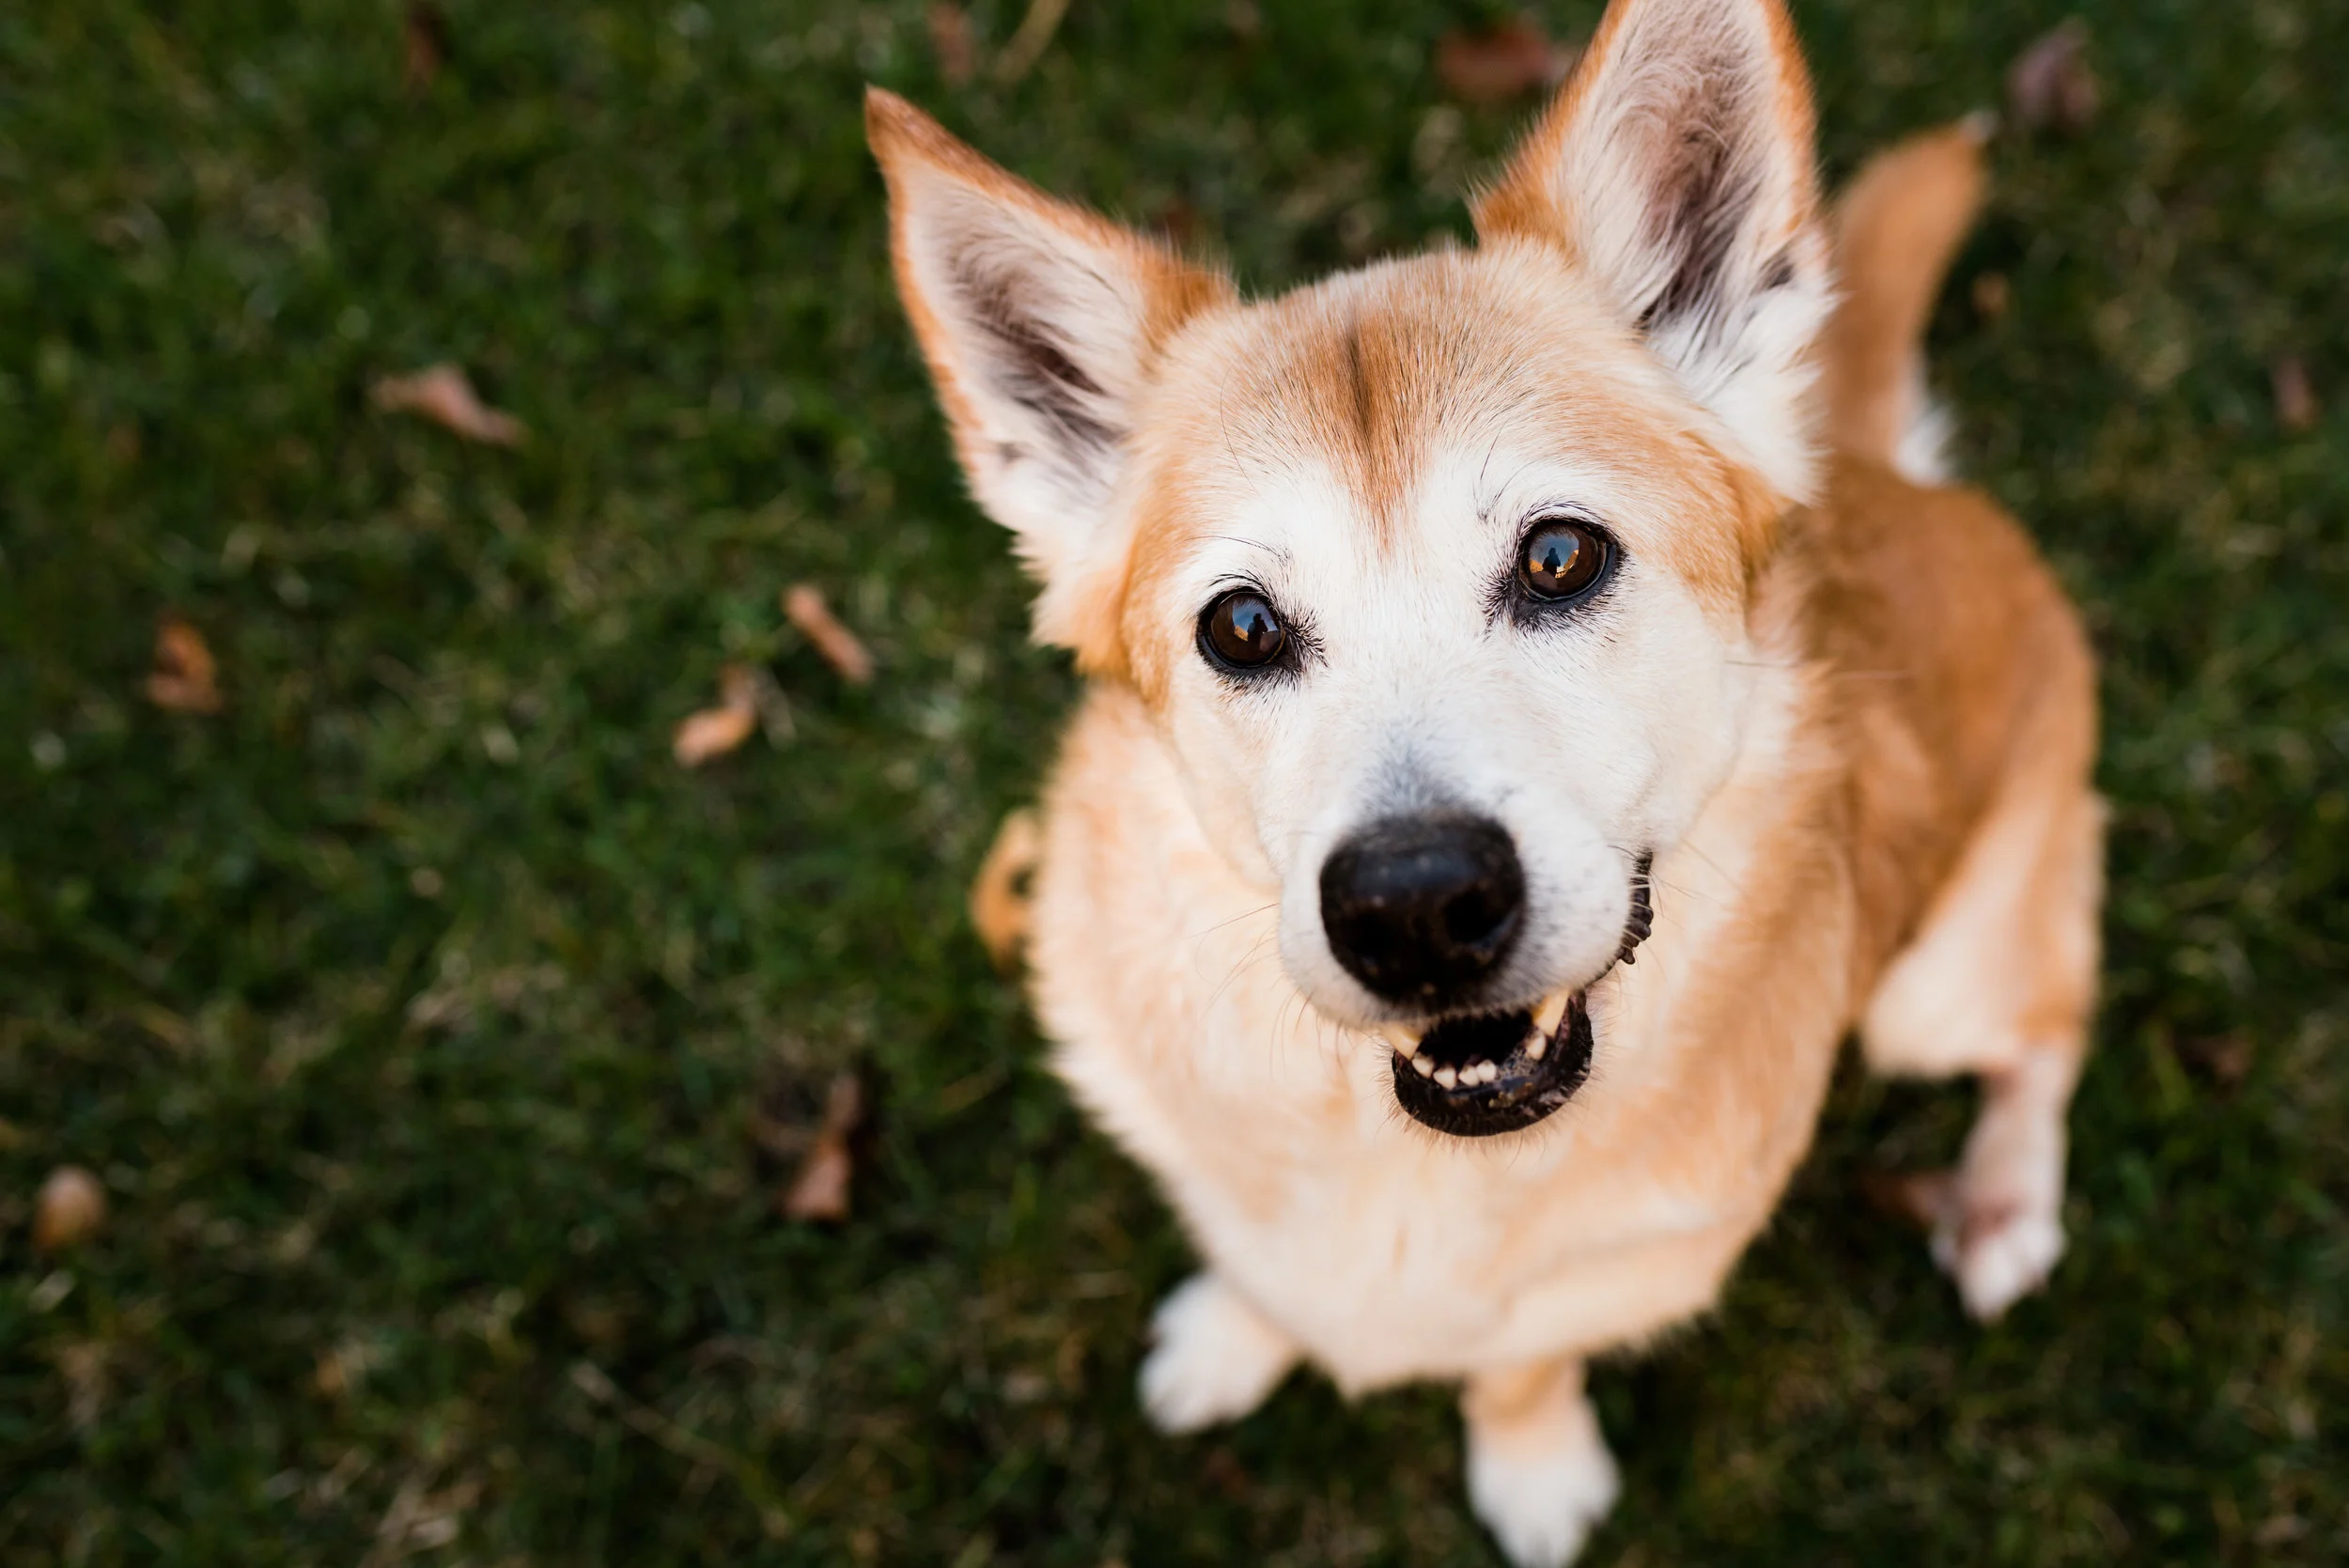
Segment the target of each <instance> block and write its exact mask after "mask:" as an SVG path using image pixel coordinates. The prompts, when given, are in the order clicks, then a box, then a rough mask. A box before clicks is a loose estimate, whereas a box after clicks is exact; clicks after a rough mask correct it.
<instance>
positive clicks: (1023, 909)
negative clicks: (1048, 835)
mask: <svg viewBox="0 0 2349 1568" xmlns="http://www.w3.org/2000/svg"><path fill="white" fill-rule="evenodd" d="M1043 847H1044V835H1043V832H1042V831H1041V830H1040V829H1039V828H1038V826H1037V823H1036V815H1035V813H1034V812H1032V811H1016V812H1013V813H1012V814H1011V815H1009V816H1006V817H1004V818H1003V826H1002V827H1001V828H999V829H997V830H996V832H995V844H994V846H993V847H992V848H990V849H989V850H988V852H987V859H986V860H984V861H982V862H979V874H978V876H976V877H972V881H971V924H972V925H974V926H976V927H977V928H978V933H979V941H980V942H981V943H982V944H983V945H984V946H985V947H986V948H987V955H988V957H989V958H992V959H993V960H994V961H995V967H996V968H997V969H999V970H1003V971H1004V972H1006V973H1009V972H1010V971H1011V970H1014V969H1016V968H1018V967H1019V955H1020V953H1021V951H1022V950H1023V949H1024V948H1026V946H1027V945H1028V901H1029V890H1028V887H1027V885H1026V884H1027V879H1028V877H1029V875H1030V873H1032V872H1034V870H1035V862H1036V859H1037V857H1038V855H1039V854H1041V852H1042V850H1043Z"/></svg>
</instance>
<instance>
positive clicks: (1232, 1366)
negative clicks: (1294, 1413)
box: [1142, 1274, 1297, 1432]
mask: <svg viewBox="0 0 2349 1568" xmlns="http://www.w3.org/2000/svg"><path fill="white" fill-rule="evenodd" d="M1150 1336H1151V1338H1152V1339H1153V1340H1155V1341H1156V1342H1157V1344H1156V1347H1155V1348H1154V1349H1152V1351H1151V1352H1150V1354H1149V1355H1148V1356H1147V1357H1145V1358H1143V1363H1142V1407H1143V1410H1144V1411H1145V1412H1147V1413H1148V1415H1149V1417H1150V1422H1151V1424H1152V1425H1154V1426H1156V1427H1157V1428H1158V1429H1159V1431H1161V1432H1196V1431H1198V1430H1199V1429H1200V1428H1201V1427H1204V1426H1213V1425H1214V1424H1215V1423H1216V1422H1218V1421H1232V1420H1235V1419H1237V1418H1238V1417H1240V1416H1244V1415H1246V1414H1248V1412H1249V1411H1251V1410H1253V1409H1254V1408H1255V1407H1256V1406H1257V1405H1261V1404H1263V1403H1264V1397H1265V1395H1267V1394H1268V1393H1270V1392H1271V1391H1272V1389H1273V1386H1274V1385H1275V1384H1277V1383H1279V1382H1280V1381H1281V1379H1282V1378H1283V1377H1285V1376H1287V1375H1288V1371H1289V1368H1291V1367H1293V1366H1295V1365H1296V1364H1297V1345H1296V1343H1295V1342H1293V1341H1292V1340H1290V1339H1289V1337H1288V1336H1287V1335H1285V1334H1283V1333H1282V1332H1281V1330H1279V1329H1278V1328H1275V1327H1273V1326H1272V1325H1271V1324H1269V1323H1267V1322H1266V1321H1265V1319H1264V1315H1263V1314H1262V1313H1260V1312H1257V1311H1256V1309H1255V1308H1253V1307H1252V1306H1250V1305H1249V1304H1248V1303H1247V1302H1245V1301H1243V1300H1241V1299H1240V1298H1239V1297H1238V1296H1235V1295H1234V1294H1233V1293H1232V1291H1231V1289H1230V1288H1229V1287H1228V1286H1226V1285H1225V1284H1224V1283H1223V1282H1222V1281H1221V1280H1218V1279H1217V1278H1216V1277H1215V1276H1214V1275H1212V1274H1194V1275H1192V1276H1191V1277H1190V1279H1189V1280H1187V1281H1184V1282H1183V1283H1182V1284H1181V1285H1180V1286H1179V1287H1177V1288H1176V1290H1175V1294H1174V1295H1172V1296H1168V1297H1167V1298H1166V1299H1165V1300H1164V1301H1162V1302H1160V1303H1159V1311H1158V1315H1157V1316H1156V1317H1154V1318H1152V1319H1151V1322H1150Z"/></svg>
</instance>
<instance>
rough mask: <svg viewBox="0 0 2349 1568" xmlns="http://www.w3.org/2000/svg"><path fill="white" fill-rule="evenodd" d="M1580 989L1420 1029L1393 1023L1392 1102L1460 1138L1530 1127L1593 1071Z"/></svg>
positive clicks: (1425, 1123)
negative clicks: (1533, 1004) (1532, 1004)
mask: <svg viewBox="0 0 2349 1568" xmlns="http://www.w3.org/2000/svg"><path fill="white" fill-rule="evenodd" d="M1582 997H1583V993H1582V992H1580V991H1556V992H1552V993H1551V994H1550V995H1549V996H1548V998H1546V999H1544V1001H1542V1003H1541V1005H1540V1006H1539V1007H1517V1008H1512V1009H1511V1010H1509V1011H1508V1012H1505V1013H1470V1014H1465V1015H1461V1016H1458V1017H1449V1018H1441V1019H1439V1020H1438V1021H1437V1022H1436V1023H1435V1024H1434V1025H1432V1026H1431V1027H1429V1029H1428V1030H1427V1031H1426V1032H1425V1033H1423V1034H1417V1035H1416V1037H1414V1032H1412V1031H1410V1030H1407V1029H1404V1028H1402V1027H1401V1026H1391V1027H1390V1028H1389V1029H1388V1030H1386V1031H1385V1033H1386V1036H1387V1041H1388V1043H1389V1044H1390V1045H1392V1046H1393V1047H1394V1097H1395V1103H1397V1104H1398V1105H1400V1106H1402V1107H1403V1109H1404V1110H1407V1111H1408V1112H1409V1113H1410V1115H1411V1117H1412V1119H1413V1120H1414V1121H1417V1122H1419V1123H1421V1124H1422V1125H1423V1126H1429V1127H1433V1128H1434V1129H1435V1130H1436V1131H1438V1132H1443V1133H1450V1134H1452V1135H1453V1136H1454V1137H1455V1138H1489V1137H1491V1136H1493V1135H1494V1134H1495V1133H1502V1132H1515V1131H1516V1130H1517V1129H1518V1128H1519V1127H1530V1126H1532V1125H1533V1124H1534V1123H1536V1122H1539V1121H1541V1120H1542V1119H1543V1118H1544V1117H1546V1116H1548V1114H1549V1113H1550V1112H1551V1111H1553V1110H1557V1109H1558V1108H1559V1107H1560V1106H1562V1105H1563V1104H1565V1103H1566V1102H1567V1101H1568V1100H1570V1099H1572V1098H1573V1097H1574V1092H1575V1091H1576V1090H1577V1089H1579V1088H1581V1087H1582V1080H1583V1079H1584V1078H1586V1077H1588V1076H1589V1074H1590V1070H1591V1013H1590V1009H1589V1008H1588V1007H1586V1006H1584V1005H1583V1001H1582Z"/></svg>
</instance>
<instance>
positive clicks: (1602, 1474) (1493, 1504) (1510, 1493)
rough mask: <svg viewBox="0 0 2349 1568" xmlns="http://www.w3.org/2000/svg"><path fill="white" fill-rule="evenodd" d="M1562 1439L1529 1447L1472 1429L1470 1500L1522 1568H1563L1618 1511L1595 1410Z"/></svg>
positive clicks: (1583, 1412) (1585, 1408)
mask: <svg viewBox="0 0 2349 1568" xmlns="http://www.w3.org/2000/svg"><path fill="white" fill-rule="evenodd" d="M1579 1415H1580V1417H1581V1419H1580V1420H1579V1421H1572V1422H1569V1423H1568V1425H1567V1429H1566V1430H1565V1431H1563V1432H1562V1433H1560V1434H1559V1437H1560V1439H1561V1440H1560V1441H1558V1442H1557V1443H1555V1444H1554V1445H1550V1446H1545V1447H1538V1448H1533V1447H1528V1446H1526V1445H1524V1444H1523V1443H1522V1442H1521V1441H1513V1442H1509V1443H1506V1444H1501V1443H1495V1442H1491V1441H1479V1440H1478V1438H1477V1436H1476V1432H1475V1430H1474V1428H1470V1432H1469V1455H1468V1483H1469V1501H1470V1504H1472V1505H1473V1506H1474V1507H1475V1509H1476V1516H1477V1517H1478V1518H1480V1519H1482V1520H1484V1521H1485V1528H1486V1529H1489V1530H1491V1531H1492V1532H1493V1539H1494V1540H1495V1541H1497V1542H1499V1543H1500V1544H1501V1551H1502V1552H1504V1553H1505V1554H1507V1556H1508V1559H1509V1560H1510V1561H1511V1562H1513V1563H1515V1564H1517V1568H1564V1564H1566V1563H1569V1562H1571V1561H1573V1560H1574V1558H1575V1554H1576V1553H1578V1552H1579V1551H1580V1550H1581V1549H1582V1543H1583V1542H1584V1541H1585V1540H1586V1539H1588V1537H1589V1536H1590V1533H1591V1531H1592V1530H1593V1529H1595V1528H1596V1526H1597V1525H1598V1522H1599V1521H1600V1520H1602V1519H1604V1518H1606V1517H1607V1512H1608V1510H1609V1509H1611V1508H1613V1507H1614V1506H1615V1498H1616V1495H1617V1494H1618V1493H1619V1492H1620V1491H1621V1490H1622V1482H1621V1481H1620V1480H1619V1479H1618V1477H1617V1476H1616V1474H1615V1460H1614V1456H1613V1455H1612V1454H1610V1453H1609V1452H1607V1441H1606V1439H1605V1438H1604V1437H1602V1436H1599V1431H1598V1421H1597V1419H1596V1418H1595V1417H1594V1416H1592V1415H1591V1414H1590V1406H1589V1405H1581V1406H1580V1410H1579Z"/></svg>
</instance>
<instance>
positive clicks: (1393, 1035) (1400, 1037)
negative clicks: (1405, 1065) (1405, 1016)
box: [1378, 1023, 1420, 1059]
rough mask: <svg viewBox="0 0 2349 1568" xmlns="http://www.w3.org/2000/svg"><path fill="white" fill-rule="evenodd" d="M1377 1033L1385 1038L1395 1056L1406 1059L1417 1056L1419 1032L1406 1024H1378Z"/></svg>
mask: <svg viewBox="0 0 2349 1568" xmlns="http://www.w3.org/2000/svg"><path fill="white" fill-rule="evenodd" d="M1378 1032H1379V1033H1381V1034H1383V1035H1385V1036H1386V1039H1387V1044H1389V1045H1391V1046H1392V1047H1393V1048H1394V1053H1395V1055H1397V1056H1400V1057H1404V1058H1406V1059H1408V1058H1410V1057H1414V1056H1417V1055H1418V1054H1419V1035H1420V1032H1419V1031H1418V1030H1416V1029H1413V1028H1411V1027H1410V1026H1409V1025H1408V1024H1399V1023H1389V1024H1380V1025H1379V1026H1378Z"/></svg>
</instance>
